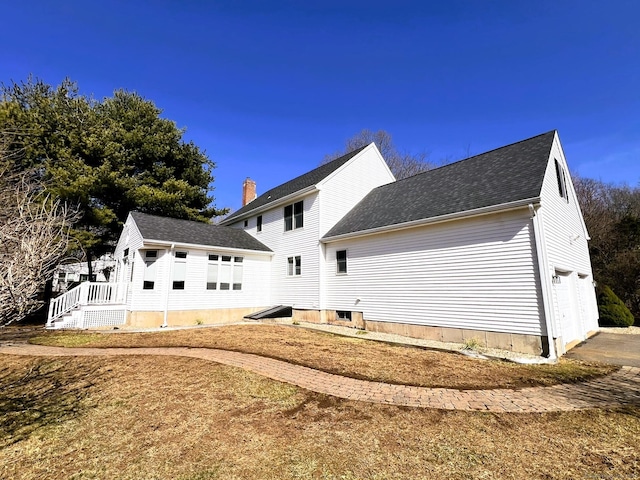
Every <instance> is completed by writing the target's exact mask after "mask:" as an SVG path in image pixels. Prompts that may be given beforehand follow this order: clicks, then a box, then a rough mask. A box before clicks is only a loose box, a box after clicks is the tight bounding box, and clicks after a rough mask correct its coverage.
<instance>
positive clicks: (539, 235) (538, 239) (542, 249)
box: [529, 203, 558, 361]
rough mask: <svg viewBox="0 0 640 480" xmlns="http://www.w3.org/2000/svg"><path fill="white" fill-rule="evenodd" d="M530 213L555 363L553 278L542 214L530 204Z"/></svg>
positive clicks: (546, 320) (549, 338)
mask: <svg viewBox="0 0 640 480" xmlns="http://www.w3.org/2000/svg"><path fill="white" fill-rule="evenodd" d="M529 212H530V213H531V220H532V223H533V239H534V241H535V243H536V254H537V257H538V274H539V276H540V289H541V293H542V305H543V308H544V319H545V325H546V327H547V342H548V344H549V357H548V358H549V360H552V361H555V360H557V358H558V356H557V354H556V344H555V342H554V340H553V324H552V321H551V294H552V289H551V278H550V276H549V275H548V272H547V249H546V245H545V241H544V232H543V229H542V222H541V218H540V212H538V211H536V209H535V207H534V206H533V204H532V203H530V204H529Z"/></svg>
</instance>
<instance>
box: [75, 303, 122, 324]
mask: <svg viewBox="0 0 640 480" xmlns="http://www.w3.org/2000/svg"><path fill="white" fill-rule="evenodd" d="M82 314H83V317H84V318H83V319H82V320H83V321H82V327H83V328H94V327H115V326H118V325H124V324H125V323H126V321H127V310H126V309H124V308H123V309H117V310H116V309H108V310H107V309H105V308H95V309H93V308H91V307H88V308H87V307H85V308H84V309H83V312H82Z"/></svg>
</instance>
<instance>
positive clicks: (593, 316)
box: [50, 131, 598, 357]
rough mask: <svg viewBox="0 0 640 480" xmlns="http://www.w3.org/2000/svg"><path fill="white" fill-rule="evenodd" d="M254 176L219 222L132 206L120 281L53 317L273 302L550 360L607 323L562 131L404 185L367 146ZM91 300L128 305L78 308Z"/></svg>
mask: <svg viewBox="0 0 640 480" xmlns="http://www.w3.org/2000/svg"><path fill="white" fill-rule="evenodd" d="M252 186H253V188H255V184H252V182H250V181H249V182H245V187H247V188H248V189H249V191H246V190H245V199H246V201H247V203H246V205H244V206H243V207H242V208H241V209H240V210H238V211H236V212H235V213H233V214H232V215H230V216H229V217H227V218H226V219H225V220H224V221H223V222H221V225H219V226H214V225H207V224H201V223H195V222H188V221H184V220H175V219H168V218H161V217H154V216H150V215H145V214H142V213H138V212H132V213H131V214H130V216H129V218H128V219H127V222H126V223H125V226H124V229H123V232H122V236H121V238H120V241H119V243H118V246H117V248H116V250H115V254H114V256H115V259H116V261H117V268H116V280H117V281H116V282H114V283H112V284H108V285H112V287H109V290H108V292H107V293H102V294H101V295H102V296H100V295H98V294H94V295H93V297H92V298H89V297H91V293H90V292H89V290H87V292H88V293H87V294H86V295H85V296H87V295H88V296H87V298H86V299H85V298H84V297H83V298H82V299H80V300H78V301H77V302H76V303H80V304H83V302H84V303H85V304H86V305H81V306H80V307H78V306H70V304H71V303H73V302H70V301H69V302H67V304H65V305H62V303H63V302H60V303H61V305H57V306H56V305H52V314H51V316H50V317H51V320H50V324H51V325H56V322H57V323H58V324H60V325H67V326H69V325H75V326H87V325H98V324H102V325H116V324H122V325H125V326H131V327H151V326H161V325H185V324H195V323H215V322H225V321H230V320H238V319H240V318H242V317H243V316H246V315H251V314H254V317H253V318H259V317H260V316H261V315H263V314H262V313H260V312H261V311H264V310H265V309H271V310H270V311H269V313H270V314H272V315H282V313H278V312H287V313H288V312H291V315H292V317H293V319H294V320H304V321H309V322H318V323H335V324H340V325H350V326H354V327H357V328H364V329H368V330H374V331H383V332H393V333H400V334H404V335H407V336H412V337H422V338H430V339H437V340H442V341H459V342H463V341H465V340H466V339H471V338H475V339H476V340H478V341H480V343H482V344H484V345H487V346H490V347H498V348H505V349H512V350H515V351H520V352H526V353H535V354H541V355H546V356H551V357H555V356H557V355H561V354H562V353H564V352H565V351H566V350H567V349H568V348H570V347H571V346H573V345H575V344H576V343H577V342H579V341H581V340H584V339H585V338H587V337H588V336H589V335H590V334H592V333H593V332H595V331H596V330H597V328H598V323H597V320H598V313H597V306H596V300H595V293H594V288H593V278H592V271H591V265H590V260H589V253H588V248H587V240H588V238H589V237H588V233H587V231H586V228H585V225H584V221H583V219H582V215H581V212H580V208H579V206H578V204H577V200H576V195H575V191H574V189H573V185H572V183H571V179H570V177H569V171H568V168H567V164H566V160H565V157H564V153H563V151H562V147H561V145H560V141H559V139H558V135H557V133H556V132H555V131H552V132H549V133H545V134H543V135H539V136H536V137H533V138H530V139H527V140H523V141H521V142H517V143H514V144H512V145H507V146H505V147H502V148H498V149H496V150H492V151H490V152H486V153H483V154H481V155H477V156H474V157H471V158H468V159H465V160H461V161H459V162H456V163H452V164H450V165H446V166H443V167H440V168H437V169H434V170H430V171H428V172H425V173H422V174H419V175H415V176H413V177H410V178H407V179H404V180H400V181H395V179H394V177H393V175H392V174H391V172H390V171H389V169H388V167H387V165H386V163H385V162H384V160H383V158H382V157H381V155H380V153H379V152H378V150H377V148H376V147H375V145H374V144H371V145H368V146H366V147H363V148H360V149H358V150H356V151H354V152H351V153H349V154H347V155H345V156H343V157H340V158H338V159H336V160H334V161H332V162H330V163H327V164H325V165H322V166H320V167H318V168H316V169H314V170H312V171H310V172H308V173H306V174H304V175H301V176H300V177H297V178H295V179H293V180H291V181H289V182H287V183H284V184H282V185H279V186H277V187H275V188H273V189H271V190H269V191H267V192H265V193H263V194H262V195H260V196H258V197H257V198H254V197H255V193H254V192H251V191H250V190H251V188H252ZM247 197H248V198H247ZM87 288H90V287H89V286H87V287H85V289H87ZM93 288H97V287H93ZM103 288H106V287H104V286H103ZM98 297H100V298H98ZM107 297H108V298H107ZM99 302H102V303H103V304H104V305H97V303H99ZM89 304H92V305H93V307H91V305H89ZM274 306H281V307H282V309H277V308H273V307H274ZM90 308H94V310H95V309H98V308H101V309H104V310H108V311H109V312H113V311H118V312H119V313H118V314H117V319H116V320H114V319H113V318H115V317H109V318H108V319H106V320H105V319H101V315H103V316H104V315H105V314H100V313H98V314H95V313H94V314H92V315H93V316H91V315H89V316H88V317H87V316H86V314H85V315H84V317H83V316H82V315H83V314H81V313H76V312H79V311H82V310H85V311H87V310H88V309H90ZM61 312H62V313H61ZM256 312H257V313H256ZM73 315H76V317H75V319H72V317H73ZM56 317H58V318H59V319H57V318H56ZM65 317H66V320H64V318H65ZM105 318H106V317H105Z"/></svg>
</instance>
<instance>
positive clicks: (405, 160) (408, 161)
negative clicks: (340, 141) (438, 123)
mask: <svg viewBox="0 0 640 480" xmlns="http://www.w3.org/2000/svg"><path fill="white" fill-rule="evenodd" d="M371 142H374V143H375V144H376V146H377V147H378V150H379V151H380V153H381V154H382V157H383V158H384V159H385V160H386V162H387V165H389V169H390V170H391V173H393V174H394V175H395V177H396V179H398V180H401V179H403V178H407V177H411V176H413V175H417V174H418V173H422V172H425V171H427V170H430V169H432V168H435V167H436V166H437V164H436V163H434V162H431V161H429V159H428V157H429V156H428V154H427V153H424V152H423V153H419V154H412V153H407V152H404V153H401V152H399V151H398V149H397V148H396V146H395V144H394V143H393V139H392V138H391V134H389V133H388V132H386V131H384V130H378V131H377V132H372V131H371V130H366V129H365V130H362V131H361V132H360V133H357V134H356V135H354V136H353V137H351V138H350V139H348V140H347V141H346V142H345V146H344V149H343V150H340V151H338V152H335V153H333V154H330V155H327V156H325V158H324V159H323V160H322V163H323V164H324V163H328V162H330V161H331V160H335V159H336V158H338V157H340V156H342V155H344V154H346V153H349V152H352V151H354V150H356V149H358V148H360V147H363V146H365V145H369V144H370V143H371Z"/></svg>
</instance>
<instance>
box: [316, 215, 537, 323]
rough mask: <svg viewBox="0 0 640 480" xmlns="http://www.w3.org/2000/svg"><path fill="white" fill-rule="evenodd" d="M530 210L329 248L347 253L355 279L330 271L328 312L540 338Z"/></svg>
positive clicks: (331, 254) (330, 253)
mask: <svg viewBox="0 0 640 480" xmlns="http://www.w3.org/2000/svg"><path fill="white" fill-rule="evenodd" d="M532 231H533V227H532V223H531V219H530V218H529V215H528V211H527V210H526V209H522V210H519V211H516V212H511V213H502V214H493V215H486V216H482V217H477V218H474V219H467V220H458V221H452V222H445V223H441V224H435V225H431V226H425V227H418V228H412V229H407V230H401V231H398V232H390V233H382V234H376V235H370V236H366V237H361V238H358V239H352V240H343V241H340V242H332V243H330V244H328V245H327V261H328V263H329V264H332V263H333V264H335V263H334V262H335V261H336V251H337V250H345V249H346V250H348V252H349V274H348V275H336V274H335V270H333V269H331V270H330V269H328V271H327V275H326V284H327V308H328V309H330V310H345V311H362V312H363V315H364V318H365V319H366V320H375V321H382V322H395V323H410V324H416V325H430V326H441V327H452V328H462V329H472V330H473V329H477V330H487V331H495V332H507V333H520V334H530V335H541V333H542V331H543V315H542V314H541V300H540V299H541V296H540V289H539V285H538V282H537V277H536V271H537V265H536V263H535V246H534V244H533V233H532Z"/></svg>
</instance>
